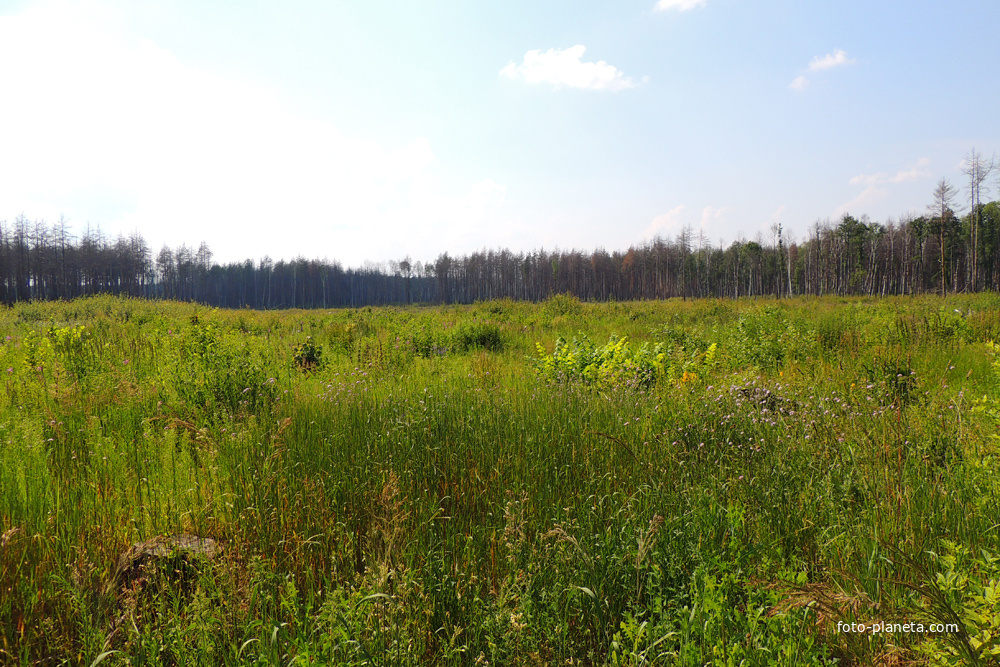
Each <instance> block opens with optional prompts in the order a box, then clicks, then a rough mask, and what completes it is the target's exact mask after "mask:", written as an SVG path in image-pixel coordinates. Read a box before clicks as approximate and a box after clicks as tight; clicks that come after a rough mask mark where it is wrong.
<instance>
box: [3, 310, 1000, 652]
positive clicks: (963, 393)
mask: <svg viewBox="0 0 1000 667" xmlns="http://www.w3.org/2000/svg"><path fill="white" fill-rule="evenodd" d="M997 304H998V302H997V298H996V297H995V296H994V295H976V296H958V297H953V298H949V299H947V300H940V299H935V298H922V299H887V300H882V301H875V300H844V299H811V300H804V299H803V300H790V301H782V302H774V301H771V302H760V303H757V302H751V301H740V302H728V301H685V302H655V303H654V302H642V303H612V304H585V303H579V302H576V301H574V300H572V299H570V298H567V297H559V298H556V299H553V300H552V301H550V302H548V303H545V304H540V305H530V304H519V303H513V302H510V301H502V302H490V303H486V304H478V305H476V306H470V307H444V308H411V309H370V308H368V309H363V310H350V311H333V312H312V311H310V312H306V311H288V312H281V313H258V312H253V311H220V310H213V309H205V308H202V307H198V306H193V305H184V304H171V303H165V304H164V303H157V304H151V303H147V302H142V301H131V300H118V299H112V298H106V297H100V298H93V299H85V300H80V301H74V302H69V303H53V304H30V305H26V306H17V307H15V308H12V309H8V310H6V311H3V312H2V313H0V341H3V344H2V345H0V378H2V380H3V390H2V391H0V535H2V546H0V623H2V626H0V663H3V664H33V663H40V664H49V663H51V664H59V663H69V664H86V665H89V664H92V663H93V662H94V661H95V660H97V659H100V660H101V664H109V665H112V664H157V665H158V664H163V665H180V664H234V665H235V664H247V663H255V664H257V663H259V664H292V663H295V664H355V665H362V664H393V665H395V664H498V665H509V664H556V663H558V664H594V665H603V664H616V665H625V664H628V665H645V664H664V665H670V664H681V665H688V664H691V665H701V664H706V663H707V664H739V663H740V662H741V661H745V663H746V664H778V665H798V664H833V663H834V662H835V661H838V660H839V661H840V664H872V663H874V662H877V661H879V660H888V659H889V657H888V656H890V655H895V656H896V657H897V658H900V657H901V658H907V657H909V658H913V659H916V657H917V656H919V655H923V656H925V657H927V656H930V657H931V658H933V659H936V660H939V661H945V662H947V661H949V660H952V661H957V660H968V659H970V658H968V655H972V654H970V653H969V652H968V650H966V648H967V646H973V645H974V644H975V642H979V644H978V648H975V649H973V650H974V651H978V653H977V654H976V655H974V656H973V657H974V658H975V659H976V660H979V661H980V663H981V664H991V663H990V662H989V661H990V660H994V661H995V658H994V657H991V656H992V654H990V651H992V650H994V649H995V648H996V644H995V640H992V639H989V635H988V634H984V633H987V632H988V627H987V626H989V623H990V622H992V621H982V620H976V619H977V618H980V619H981V618H983V617H984V615H983V614H982V613H980V612H982V607H983V605H984V604H986V603H985V602H982V603H980V602H978V601H979V600H981V599H982V600H986V599H987V598H986V597H983V596H986V595H987V594H988V586H989V582H990V581H991V579H990V577H992V576H994V575H993V574H991V573H992V572H993V570H992V569H991V567H992V566H991V565H990V563H992V562H993V561H990V560H989V559H990V558H991V555H990V554H995V553H997V552H998V551H1000V549H998V536H997V532H998V531H997V526H996V517H997V516H998V514H1000V513H998V509H1000V507H998V498H1000V488H998V485H1000V483H998V482H997V479H998V477H997V474H996V461H997V459H996V445H995V437H994V436H993V434H994V433H995V432H996V428H997V424H998V423H1000V407H998V406H997V400H998V395H1000V391H998V390H1000V386H998V380H997V378H998V375H997V369H996V368H995V367H994V361H995V356H996V353H997V352H996V349H995V348H993V347H992V346H991V345H990V344H988V341H990V340H991V339H992V337H993V336H994V335H996V334H997V332H998V330H1000V324H998V322H1000V318H997V317H996V316H995V312H996V310H995V308H996V306H997ZM8 337H9V338H8ZM574 337H580V338H581V339H583V337H586V339H589V340H593V341H598V342H603V341H605V340H607V341H609V345H608V347H606V348H600V349H599V350H598V351H600V350H605V351H606V352H601V353H600V354H597V353H593V354H591V357H588V358H589V359H590V361H587V362H586V363H585V364H583V365H584V366H586V364H597V363H599V364H603V365H604V366H602V368H601V369H598V370H595V371H592V372H590V371H588V372H583V370H584V369H583V368H581V372H580V373H577V374H573V373H565V374H559V373H554V374H550V373H546V372H544V368H545V367H546V366H545V363H544V362H545V359H546V358H551V357H548V355H551V354H552V351H553V350H555V353H556V355H557V356H558V355H559V354H563V353H565V354H569V352H567V350H569V349H570V348H569V347H566V346H564V347H562V348H559V347H558V346H557V345H556V341H557V339H558V338H564V339H570V338H574ZM643 343H647V344H648V345H647V347H646V348H642V347H641V346H642V344H643ZM710 346H712V347H711V349H712V350H713V352H712V355H711V363H706V350H708V349H709V347H710ZM538 347H540V348H541V351H540V352H539V350H538ZM588 349H591V348H588ZM594 349H598V348H593V349H591V352H593V350H594ZM303 350H308V351H309V355H308V359H309V361H308V363H305V362H304V361H303V359H305V358H306V357H305V355H304V353H303ZM560 350H563V352H562V353H561V352H560ZM654 352H655V354H654ZM588 354H590V353H588ZM656 355H662V356H661V357H657V356H656ZM640 362H641V364H642V366H641V368H642V372H643V381H642V382H634V381H631V379H634V378H632V377H631V376H630V373H632V371H633V370H634V369H635V368H637V367H638V366H637V364H640ZM567 363H568V362H567ZM614 364H620V365H621V366H620V367H614ZM550 365H552V366H553V367H555V366H556V365H557V364H556V363H555V362H552V363H551V364H550ZM539 368H541V369H543V370H542V371H541V372H540V371H539V370H538V369H539ZM633 375H634V373H633ZM588 378H599V381H597V380H595V381H589V380H588ZM181 532H190V533H195V534H198V535H202V536H206V537H212V538H214V539H216V540H218V541H219V542H220V544H222V545H223V547H224V551H223V552H222V555H221V556H219V557H217V558H216V559H215V560H212V561H209V560H207V559H205V558H197V557H191V558H190V559H185V558H183V557H181V556H178V557H176V558H174V559H172V560H171V559H163V560H162V561H153V562H151V563H148V564H146V565H145V566H143V568H144V569H143V574H142V576H139V577H133V578H131V579H129V580H123V579H122V577H121V576H120V571H121V568H120V565H121V560H120V559H121V556H122V555H123V554H124V553H126V552H127V551H128V548H129V546H130V545H131V544H133V543H136V542H140V541H143V540H146V539H148V538H151V537H153V536H156V535H172V534H176V533H181ZM954 549H959V550H963V551H961V553H962V554H965V555H964V556H963V557H962V558H961V559H957V560H956V559H952V560H947V559H946V557H944V556H943V554H946V553H952V551H954ZM949 550H952V551H949ZM949 568H950V569H949ZM947 572H952V573H953V574H954V576H955V577H960V578H962V577H964V579H954V578H953V579H951V580H949V581H964V582H965V584H963V585H964V586H965V588H961V590H959V588H955V587H954V586H953V588H951V589H949V591H950V592H949V593H948V595H947V596H945V597H942V598H941V599H943V600H945V601H946V607H945V609H952V608H953V610H954V611H955V612H956V615H957V617H959V618H962V619H964V620H963V621H962V624H963V627H962V630H961V632H958V633H953V635H951V636H945V635H942V636H931V635H918V634H913V635H907V636H902V635H863V636H850V635H845V634H844V633H838V632H837V631H836V623H837V621H845V622H849V621H852V620H853V621H859V620H860V621H863V620H869V621H870V620H879V621H893V620H899V619H908V620H921V619H922V620H925V621H926V622H928V623H929V622H930V621H931V620H933V619H934V618H939V617H941V615H942V614H943V613H944V612H942V611H941V610H942V607H941V604H939V603H937V602H935V601H936V600H938V598H937V597H935V594H934V591H936V590H938V589H937V588H935V586H939V581H938V579H937V575H938V574H942V575H944V574H947ZM955 573H957V574H955ZM956 586H957V584H956ZM948 596H950V597H948ZM977 596H979V597H977ZM947 605H951V606H950V607H948V606H947ZM973 611H975V612H976V614H978V616H975V614H972V613H971V612H973ZM967 612H969V613H967ZM984 628H985V629H984ZM984 638H985V639H984ZM973 640H975V642H974V641H973ZM963 642H964V643H963ZM956 664H958V663H956Z"/></svg>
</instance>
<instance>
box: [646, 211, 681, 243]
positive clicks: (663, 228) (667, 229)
mask: <svg viewBox="0 0 1000 667" xmlns="http://www.w3.org/2000/svg"><path fill="white" fill-rule="evenodd" d="M683 226H684V205H683V204H681V205H680V206H677V207H675V208H673V209H671V210H670V211H668V212H667V213H664V214H663V215H658V216H656V217H655V218H653V221H652V222H650V223H649V227H647V228H646V231H644V232H643V234H642V236H643V238H647V239H652V238H656V237H657V236H663V237H667V236H672V235H674V234H677V233H678V232H680V231H681V228H682V227H683Z"/></svg>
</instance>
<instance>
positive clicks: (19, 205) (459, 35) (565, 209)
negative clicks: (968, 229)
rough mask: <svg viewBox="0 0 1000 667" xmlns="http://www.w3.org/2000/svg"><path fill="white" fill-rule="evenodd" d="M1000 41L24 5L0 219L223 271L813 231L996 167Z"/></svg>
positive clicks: (971, 25)
mask: <svg viewBox="0 0 1000 667" xmlns="http://www.w3.org/2000/svg"><path fill="white" fill-rule="evenodd" d="M997 26H1000V3H997V2H996V0H955V1H954V2H948V3H945V2H940V1H938V0H934V1H929V0H923V1H921V0H908V1H906V2H904V1H901V0H880V1H878V2H871V0H865V1H863V2H861V1H855V0H838V1H837V2H803V1H802V0H757V1H755V2H750V1H749V0H616V1H615V2H593V1H586V0H572V1H570V0H551V1H550V0H531V1H530V2H526V1H522V0H504V1H503V2H487V1H478V2H469V1H468V0H464V1H460V0H428V1H427V2H412V0H409V1H405V2H403V1H400V2H381V1H378V0H357V1H355V2H338V1H334V0H313V1H308V0H302V1H296V0H282V1H281V2H278V1H277V0H81V1H79V2H74V1H69V0H41V1H37V2H35V1H27V0H0V220H6V221H8V223H10V222H12V221H13V220H14V219H15V218H17V217H18V216H21V215H23V216H25V217H26V218H28V219H30V220H45V221H47V222H50V223H52V222H55V221H56V220H58V219H59V218H60V217H62V218H64V219H65V220H67V221H68V222H69V225H70V227H71V229H72V230H74V231H76V232H77V233H79V232H81V231H83V230H84V229H85V228H86V227H87V226H88V225H89V226H91V227H95V226H96V227H99V228H100V229H101V230H103V232H104V233H105V234H107V235H109V236H111V237H114V236H117V235H118V234H125V235H128V234H129V233H131V232H134V231H137V232H139V233H140V234H141V235H142V236H143V237H144V238H145V239H146V240H147V242H149V243H150V245H151V246H152V249H153V250H154V252H155V251H157V250H158V249H159V248H160V247H161V246H162V245H163V244H168V245H170V246H171V247H176V246H179V245H180V244H181V243H186V244H188V245H189V246H192V247H197V246H198V244H200V243H201V242H205V243H207V244H208V245H209V247H210V248H211V249H212V251H213V253H214V259H215V261H217V262H223V263H224V262H230V261H242V260H244V259H247V258H252V259H260V258H262V257H264V256H269V257H271V258H272V259H275V260H277V259H286V260H289V259H293V258H295V257H299V256H303V257H306V258H318V259H328V260H336V261H339V262H341V263H342V264H344V265H345V266H360V265H362V264H363V263H365V262H369V261H370V262H385V261H389V260H400V259H403V258H404V257H410V258H412V259H413V260H415V261H430V260H433V259H435V258H436V257H437V256H438V255H440V254H441V253H444V252H448V253H450V254H452V255H459V254H464V253H468V252H472V251H476V250H481V249H484V248H488V249H499V248H502V247H506V248H510V249H512V250H515V251H530V250H533V249H539V248H546V249H548V250H552V249H555V248H561V249H580V250H584V251H590V250H593V249H595V248H599V247H600V248H604V249H607V250H612V251H613V250H625V249H627V248H628V247H629V246H631V245H636V244H641V243H644V242H647V241H649V240H651V239H652V238H654V237H655V236H658V235H659V236H661V237H666V238H672V237H674V236H675V235H677V234H678V233H679V232H680V231H681V230H682V229H683V228H684V227H689V228H690V229H691V230H692V231H693V233H694V234H695V235H697V234H699V233H703V234H704V237H705V239H707V240H708V241H710V242H712V243H714V244H719V243H725V244H728V243H730V242H732V241H733V240H736V239H740V238H744V239H753V238H755V237H756V236H757V235H758V234H761V235H762V236H763V238H764V239H765V240H768V239H770V234H771V232H770V230H771V229H772V227H773V225H774V224H775V223H780V224H781V225H782V227H783V229H784V232H785V234H786V235H787V236H788V237H790V238H792V239H798V240H804V238H805V237H806V236H807V235H808V230H809V228H810V227H811V226H812V225H813V224H814V223H815V222H816V221H821V220H826V219H832V220H837V219H839V218H840V217H842V216H843V215H844V214H845V213H850V214H852V215H854V216H856V217H860V216H861V215H867V216H869V217H870V218H871V219H872V220H873V221H878V222H883V223H884V222H887V221H888V220H890V219H896V220H898V219H899V218H900V217H902V216H905V215H907V214H920V213H923V212H924V210H925V209H926V207H927V205H928V204H930V203H931V200H932V192H933V189H934V186H935V184H936V183H937V182H938V181H939V180H940V179H942V178H947V179H949V180H950V181H951V182H952V183H953V184H955V185H956V186H958V187H959V188H962V187H963V186H964V176H963V175H962V171H961V167H962V161H963V158H964V157H965V156H966V155H967V154H968V153H969V151H970V149H972V148H976V149H977V150H979V151H980V152H982V153H984V154H985V155H986V156H987V157H989V156H990V155H992V154H993V153H994V151H996V150H1000V120H998V119H1000V115H998V113H997V110H998V109H1000V75H998V69H997V65H998V63H1000V40H997V39H996V38H995V34H994V33H995V29H996V27H997ZM992 183H993V185H994V187H993V189H992V192H991V193H990V194H993V195H995V194H996V192H997V187H998V186H1000V184H998V183H997V181H996V180H994V181H992ZM963 193H964V191H963ZM962 196H963V197H964V194H963V195H962ZM983 199H984V201H986V200H987V198H986V197H984V198H983Z"/></svg>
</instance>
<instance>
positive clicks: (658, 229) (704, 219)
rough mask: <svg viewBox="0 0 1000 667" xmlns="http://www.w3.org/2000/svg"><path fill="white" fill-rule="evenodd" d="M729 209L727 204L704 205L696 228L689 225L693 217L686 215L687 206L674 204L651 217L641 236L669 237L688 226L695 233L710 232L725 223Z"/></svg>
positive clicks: (651, 237)
mask: <svg viewBox="0 0 1000 667" xmlns="http://www.w3.org/2000/svg"><path fill="white" fill-rule="evenodd" d="M730 210H731V209H730V208H729V207H728V206H726V207H723V208H716V207H714V206H706V207H705V208H703V209H702V210H701V219H700V220H699V221H698V227H697V229H694V228H692V225H691V220H692V219H693V218H692V216H690V215H688V211H687V208H686V207H685V206H684V205H680V206H676V207H674V208H672V209H670V210H669V211H668V212H666V213H664V214H663V215H658V216H656V217H655V218H653V220H652V222H650V223H649V226H648V227H646V229H645V231H643V233H642V237H643V238H645V239H653V238H656V237H658V236H659V237H663V238H669V237H673V236H676V235H678V234H680V233H681V231H682V230H683V229H684V228H685V227H688V229H691V230H692V231H694V232H695V233H696V234H697V232H698V231H702V232H712V231H714V229H717V228H718V227H720V226H723V225H724V224H725V222H726V215H727V214H728V213H729V211H730Z"/></svg>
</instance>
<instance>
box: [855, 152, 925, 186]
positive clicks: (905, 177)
mask: <svg viewBox="0 0 1000 667" xmlns="http://www.w3.org/2000/svg"><path fill="white" fill-rule="evenodd" d="M930 163H931V161H930V159H929V158H925V157H924V158H920V159H919V160H917V162H916V164H914V165H913V166H912V167H909V168H907V169H900V170H899V171H897V172H896V174H895V175H893V176H890V175H889V174H887V173H886V172H884V171H880V172H877V173H874V174H858V175H857V176H855V177H853V178H852V179H851V185H879V184H884V183H909V182H911V181H919V180H923V179H927V178H930V177H931V176H932V175H933V174H931V172H930V171H929V170H928V169H927V166H928V165H930Z"/></svg>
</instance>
